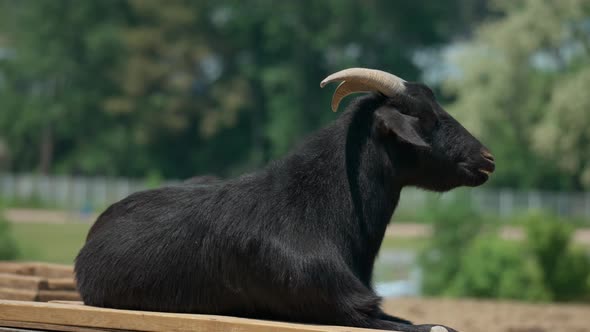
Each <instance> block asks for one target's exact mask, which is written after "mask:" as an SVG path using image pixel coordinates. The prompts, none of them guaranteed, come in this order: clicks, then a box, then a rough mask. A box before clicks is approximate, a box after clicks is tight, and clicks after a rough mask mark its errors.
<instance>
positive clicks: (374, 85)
mask: <svg viewBox="0 0 590 332" xmlns="http://www.w3.org/2000/svg"><path fill="white" fill-rule="evenodd" d="M335 81H344V82H342V83H340V85H339V86H338V88H336V91H334V95H333V97H332V111H334V112H336V111H337V110H338V105H339V104H340V101H341V100H342V99H343V98H344V97H346V96H348V95H349V94H351V93H356V92H367V91H378V92H381V93H382V94H384V95H386V96H388V97H393V96H395V95H396V94H398V93H400V92H404V91H405V88H406V86H405V82H406V81H404V80H403V79H401V78H399V77H397V76H395V75H393V74H390V73H387V72H384V71H381V70H376V69H367V68H349V69H344V70H341V71H339V72H336V73H334V74H332V75H330V76H328V77H326V78H325V79H324V80H323V81H322V82H321V83H320V87H322V88H323V87H324V86H326V84H328V83H331V82H335Z"/></svg>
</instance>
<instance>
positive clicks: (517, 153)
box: [447, 0, 590, 189]
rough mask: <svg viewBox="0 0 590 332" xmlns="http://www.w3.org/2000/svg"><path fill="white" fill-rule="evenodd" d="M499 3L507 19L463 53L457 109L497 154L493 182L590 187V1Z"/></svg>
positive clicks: (455, 90) (486, 27)
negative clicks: (587, 88)
mask: <svg viewBox="0 0 590 332" xmlns="http://www.w3.org/2000/svg"><path fill="white" fill-rule="evenodd" d="M494 3H495V8H496V10H497V11H498V13H499V15H501V18H499V19H497V20H494V21H492V22H488V23H486V24H483V25H482V26H481V27H480V28H479V29H478V32H477V34H476V37H475V38H474V39H473V40H472V41H470V42H468V43H467V45H466V46H465V50H464V51H463V52H460V53H461V56H460V58H459V67H460V69H461V72H460V74H459V75H458V77H457V79H455V80H452V81H449V82H448V84H447V91H448V92H450V93H451V94H453V95H456V100H455V102H454V103H453V104H452V105H451V106H450V107H449V109H450V111H452V112H455V113H457V115H458V117H459V118H460V119H461V120H462V121H463V122H464V123H465V124H466V127H468V128H469V129H471V130H472V131H473V132H475V133H476V134H477V135H478V136H480V137H481V138H482V141H484V142H485V143H486V144H488V145H489V147H490V148H491V150H492V151H493V152H494V154H495V155H496V159H497V163H498V169H497V174H496V175H495V176H494V177H492V181H493V183H494V184H496V185H500V186H511V187H515V186H520V187H537V188H548V189H581V188H583V187H586V188H590V162H589V161H590V150H589V149H588V138H589V136H588V135H589V134H588V130H587V128H588V126H589V125H590V118H588V117H585V116H584V115H583V114H584V112H585V111H586V108H585V106H587V105H590V104H589V103H590V95H588V94H585V93H583V92H581V91H583V90H584V85H583V84H586V82H587V81H588V80H589V78H588V75H589V74H590V70H589V68H590V54H589V51H590V26H589V25H588V22H589V18H590V2H588V1H584V0H564V1H547V0H543V1H537V0H523V1H516V2H515V1H508V0H502V1H496V2H494ZM533 165H534V167H533Z"/></svg>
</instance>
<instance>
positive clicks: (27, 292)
mask: <svg viewBox="0 0 590 332" xmlns="http://www.w3.org/2000/svg"><path fill="white" fill-rule="evenodd" d="M37 295H38V294H37V290H33V289H12V288H0V299H6V300H17V301H37Z"/></svg>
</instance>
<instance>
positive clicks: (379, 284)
mask: <svg viewBox="0 0 590 332" xmlns="http://www.w3.org/2000/svg"><path fill="white" fill-rule="evenodd" d="M417 256H418V254H417V252H416V251H413V250H391V249H390V250H385V251H382V252H381V253H380V254H379V257H378V259H377V262H376V263H375V271H374V279H375V291H376V292H377V294H379V295H380V296H383V297H400V296H417V295H420V281H421V274H422V273H421V271H420V269H419V268H418V265H417Z"/></svg>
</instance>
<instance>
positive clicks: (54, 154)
mask: <svg viewBox="0 0 590 332" xmlns="http://www.w3.org/2000/svg"><path fill="white" fill-rule="evenodd" d="M465 3H466V1H464V0H449V1H445V2H444V3H440V2H437V1H422V0H420V1H412V2H391V1H387V0H371V1H362V2H359V1H353V0H327V1H311V0H302V1H268V0H252V1H248V2H244V1H237V0H222V1H219V0H215V1H213V0H196V1H184V0H170V1H166V2H165V3H164V2H162V1H157V0H141V1H138V0H109V1H98V0H94V1H85V2H80V3H76V5H75V6H74V5H72V4H71V1H67V0H53V1H35V0H21V1H11V0H0V53H1V54H0V108H1V109H2V112H0V132H1V133H2V137H1V138H0V140H2V141H4V142H5V145H6V146H8V147H9V148H10V151H8V152H9V155H10V157H11V158H10V164H9V165H8V166H7V168H8V170H12V171H35V170H38V171H41V172H58V173H76V174H86V175H121V176H134V177H146V176H149V173H150V172H158V173H159V174H161V176H163V177H164V178H181V177H190V176H194V175H197V174H202V173H211V172H214V173H218V175H231V174H233V173H237V172H241V171H244V170H247V169H251V168H253V167H255V166H259V165H260V164H262V163H265V162H266V161H268V160H269V159H271V158H275V157H278V156H280V155H282V154H284V153H285V152H286V151H287V150H288V149H289V148H290V147H291V146H292V145H293V143H294V142H295V141H297V140H299V139H300V138H301V137H302V136H303V135H305V134H307V133H309V132H310V131H312V130H315V129H316V128H318V127H320V126H322V125H323V124H325V123H326V122H327V121H330V120H331V119H333V118H334V116H335V115H334V114H332V112H330V111H329V100H330V96H331V93H330V92H329V91H325V90H321V89H320V88H319V87H318V83H319V81H320V80H321V79H322V78H323V77H325V76H326V75H327V74H329V73H330V72H333V71H336V70H338V69H341V68H343V67H348V66H366V67H377V68H382V69H384V70H390V71H393V72H395V73H396V74H399V75H400V76H403V77H405V78H407V79H410V80H412V79H416V78H418V76H419V75H420V72H419V70H418V68H417V67H416V66H415V65H414V63H413V61H412V56H413V52H414V50H417V49H421V48H425V47H437V46H439V45H442V44H444V43H446V42H447V41H448V40H450V38H452V37H453V35H454V34H456V33H458V32H462V31H464V30H465V29H467V27H468V26H470V24H471V22H473V20H475V19H476V18H477V16H478V15H475V14H473V13H474V12H481V11H482V10H481V9H478V8H479V7H478V8H475V7H474V6H470V5H466V4H465ZM4 50H7V51H8V52H3V51H4ZM4 55H7V56H4ZM4 163H5V162H4ZM5 167H6V166H5Z"/></svg>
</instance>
